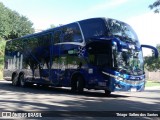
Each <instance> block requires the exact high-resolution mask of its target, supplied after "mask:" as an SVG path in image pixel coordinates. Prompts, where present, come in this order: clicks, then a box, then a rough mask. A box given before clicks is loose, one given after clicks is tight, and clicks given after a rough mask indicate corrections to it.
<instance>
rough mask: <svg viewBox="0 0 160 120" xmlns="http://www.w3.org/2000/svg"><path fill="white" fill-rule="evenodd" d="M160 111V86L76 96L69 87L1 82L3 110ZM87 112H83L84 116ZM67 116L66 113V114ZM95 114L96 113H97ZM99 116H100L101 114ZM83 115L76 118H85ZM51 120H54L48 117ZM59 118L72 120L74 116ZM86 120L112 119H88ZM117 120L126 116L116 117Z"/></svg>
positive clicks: (0, 94)
mask: <svg viewBox="0 0 160 120" xmlns="http://www.w3.org/2000/svg"><path fill="white" fill-rule="evenodd" d="M62 110H63V111H119V112H120V111H122V112H123V111H160V87H156V88H147V89H146V91H145V92H114V93H113V94H112V95H111V96H109V97H105V95H104V93H103V92H101V91H89V92H88V91H85V92H84V93H83V94H80V95H78V94H72V93H71V92H70V90H68V89H66V88H63V89H62V88H42V87H29V88H21V87H14V86H12V85H11V82H10V81H0V111H1V112H4V111H62ZM83 113H84V112H81V113H80V114H82V116H83ZM64 114H65V113H64ZM92 114H96V113H95V112H93V113H92ZM98 114H99V113H98ZM82 116H81V115H80V116H78V118H76V119H82V118H83V119H84V117H82ZM45 119H51V118H45ZM58 119H65V120H71V119H75V118H74V117H63V118H62V117H61V118H58ZM85 119H93V120H96V119H105V120H106V119H111V118H109V117H107V118H104V117H101V118H100V117H99V116H98V117H95V116H88V117H85ZM112 119H115V120H119V119H122V117H116V118H112ZM125 119H127V120H131V119H136V120H137V119H138V120H141V119H143V120H148V119H154V120H159V118H157V117H152V118H148V117H132V118H130V117H127V118H125Z"/></svg>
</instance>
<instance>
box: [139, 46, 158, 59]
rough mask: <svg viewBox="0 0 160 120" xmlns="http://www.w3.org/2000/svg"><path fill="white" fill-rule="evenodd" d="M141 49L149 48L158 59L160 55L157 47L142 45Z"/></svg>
mask: <svg viewBox="0 0 160 120" xmlns="http://www.w3.org/2000/svg"><path fill="white" fill-rule="evenodd" d="M141 47H144V48H149V49H152V50H154V54H155V58H158V54H159V53H158V50H157V48H155V47H153V46H151V45H141Z"/></svg>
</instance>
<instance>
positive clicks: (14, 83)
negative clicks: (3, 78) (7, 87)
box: [12, 74, 19, 86]
mask: <svg viewBox="0 0 160 120" xmlns="http://www.w3.org/2000/svg"><path fill="white" fill-rule="evenodd" d="M12 85H13V86H19V81H18V75H16V74H13V75H12Z"/></svg>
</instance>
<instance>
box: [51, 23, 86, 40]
mask: <svg viewBox="0 0 160 120" xmlns="http://www.w3.org/2000/svg"><path fill="white" fill-rule="evenodd" d="M53 38H54V43H60V42H82V41H83V40H82V35H81V31H80V29H79V26H78V24H77V23H72V24H69V25H65V26H63V27H60V28H58V29H57V30H56V31H55V32H54V37H53Z"/></svg>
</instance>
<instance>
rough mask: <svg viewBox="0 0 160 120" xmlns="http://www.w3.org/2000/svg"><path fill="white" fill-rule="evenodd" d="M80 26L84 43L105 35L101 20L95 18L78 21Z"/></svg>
mask: <svg viewBox="0 0 160 120" xmlns="http://www.w3.org/2000/svg"><path fill="white" fill-rule="evenodd" d="M80 25H81V28H82V31H83V34H84V38H85V39H86V41H87V40H89V39H90V38H93V37H96V36H104V35H105V23H104V21H103V19H98V18H97V19H90V20H84V21H80Z"/></svg>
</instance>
